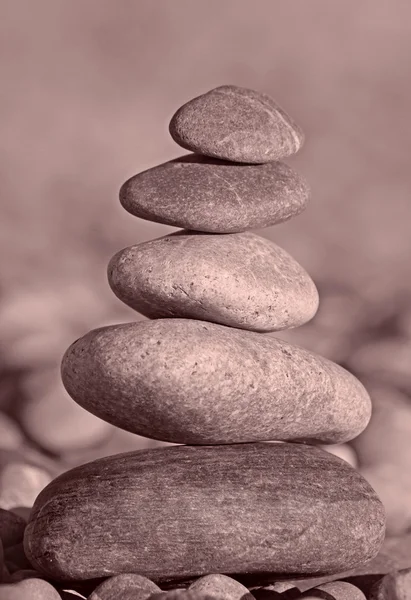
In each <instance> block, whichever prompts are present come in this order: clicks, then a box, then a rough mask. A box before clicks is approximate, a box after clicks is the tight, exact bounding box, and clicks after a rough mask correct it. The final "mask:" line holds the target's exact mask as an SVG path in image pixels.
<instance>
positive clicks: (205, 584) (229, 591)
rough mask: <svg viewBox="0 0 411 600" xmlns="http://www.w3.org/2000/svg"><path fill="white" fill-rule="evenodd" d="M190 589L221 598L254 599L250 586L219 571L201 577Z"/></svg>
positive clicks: (231, 599)
mask: <svg viewBox="0 0 411 600" xmlns="http://www.w3.org/2000/svg"><path fill="white" fill-rule="evenodd" d="M189 590H190V591H192V592H197V593H200V594H204V595H207V596H211V597H212V598H220V599H221V600H253V595H252V594H251V592H249V590H248V588H246V587H245V586H244V585H242V584H241V583H239V582H238V581H236V580H235V579H232V577H227V575H221V574H217V573H215V574H214V573H213V574H210V575H205V576H204V577H199V579H197V581H195V582H194V583H192V584H191V585H190V587H189Z"/></svg>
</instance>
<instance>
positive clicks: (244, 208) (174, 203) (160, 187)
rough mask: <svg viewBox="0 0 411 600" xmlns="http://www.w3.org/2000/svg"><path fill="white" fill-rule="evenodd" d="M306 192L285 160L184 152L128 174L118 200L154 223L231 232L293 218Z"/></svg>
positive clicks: (137, 214) (266, 225) (305, 200)
mask: <svg viewBox="0 0 411 600" xmlns="http://www.w3.org/2000/svg"><path fill="white" fill-rule="evenodd" d="M309 195H310V190H309V187H308V184H307V182H306V181H305V179H304V178H303V177H301V175H299V174H298V173H296V172H295V171H293V170H292V169H291V168H290V167H289V166H288V165H286V164H285V163H282V162H270V163H267V164H265V165H241V166H240V165H235V164H230V163H227V162H223V161H219V160H216V159H211V158H207V157H205V156H199V155H197V154H189V155H186V156H182V157H180V158H177V159H174V160H170V161H168V162H166V163H164V164H162V165H158V166H156V167H153V168H151V169H148V170H147V171H143V172H142V173H139V174H137V175H134V176H133V177H131V178H130V179H128V180H127V181H126V182H125V183H124V184H123V185H122V187H121V189H120V202H121V205H122V206H123V208H125V210H127V211H128V212H129V213H131V214H132V215H134V216H136V217H140V219H146V220H148V221H153V222H155V223H163V224H165V225H172V226H174V227H181V228H182V229H191V230H194V231H204V232H210V233H237V232H241V231H246V230H248V229H257V228H263V227H270V226H271V225H276V224H278V223H283V222H284V221H287V220H288V219H291V218H293V217H296V216H297V215H299V214H300V213H301V212H302V211H303V210H304V209H305V208H306V205H307V202H308V199H309Z"/></svg>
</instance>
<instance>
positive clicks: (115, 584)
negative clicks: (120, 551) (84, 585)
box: [88, 573, 161, 600]
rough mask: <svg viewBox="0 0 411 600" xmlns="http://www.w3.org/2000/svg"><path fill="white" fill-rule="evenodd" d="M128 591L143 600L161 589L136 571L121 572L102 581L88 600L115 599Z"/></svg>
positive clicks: (137, 599)
mask: <svg viewBox="0 0 411 600" xmlns="http://www.w3.org/2000/svg"><path fill="white" fill-rule="evenodd" d="M129 592H132V593H134V595H135V598H136V600H145V599H146V598H149V597H150V596H151V595H152V594H154V593H156V592H161V589H160V588H159V587H158V585H156V584H155V583H154V582H153V581H151V580H150V579H147V577H143V576H142V575H138V574H136V573H123V574H122V575H115V576H114V577H109V579H106V580H105V581H103V583H101V584H100V585H99V586H98V587H96V589H95V590H94V592H92V594H91V595H90V596H89V599H88V600H117V599H118V598H123V597H124V596H125V594H126V593H129ZM133 598H134V596H133Z"/></svg>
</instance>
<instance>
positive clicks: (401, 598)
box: [369, 568, 411, 600]
mask: <svg viewBox="0 0 411 600" xmlns="http://www.w3.org/2000/svg"><path fill="white" fill-rule="evenodd" d="M369 600H411V568H410V569H403V570H401V571H394V572H393V573H388V575H385V577H383V578H382V579H381V580H380V581H378V582H377V583H376V584H375V585H374V586H373V587H372V589H371V593H370V596H369Z"/></svg>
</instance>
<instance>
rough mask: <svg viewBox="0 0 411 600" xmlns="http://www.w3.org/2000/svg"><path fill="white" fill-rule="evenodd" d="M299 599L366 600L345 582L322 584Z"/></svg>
mask: <svg viewBox="0 0 411 600" xmlns="http://www.w3.org/2000/svg"><path fill="white" fill-rule="evenodd" d="M300 598H301V600H302V599H303V598H304V599H305V600H324V599H326V600H367V599H366V597H365V596H364V594H363V593H362V591H361V590H359V589H358V588H357V587H355V586H354V585H352V584H351V583H347V582H346V581H332V582H330V583H324V584H323V585H320V586H318V587H316V588H313V589H312V590H308V591H307V592H305V593H304V594H303V595H302V596H300ZM381 600H382V599H381Z"/></svg>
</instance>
